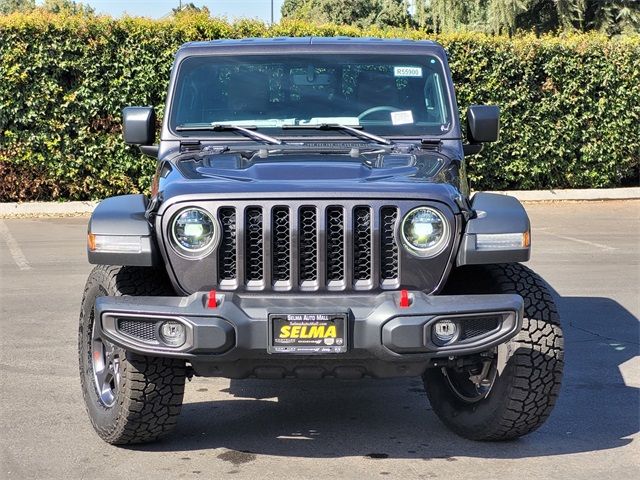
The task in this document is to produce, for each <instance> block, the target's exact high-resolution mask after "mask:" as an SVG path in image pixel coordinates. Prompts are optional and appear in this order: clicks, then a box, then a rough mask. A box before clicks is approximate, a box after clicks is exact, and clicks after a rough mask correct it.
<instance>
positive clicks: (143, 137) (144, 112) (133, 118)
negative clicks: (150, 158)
mask: <svg viewBox="0 0 640 480" xmlns="http://www.w3.org/2000/svg"><path fill="white" fill-rule="evenodd" d="M122 136H123V137H124V142H125V143H126V144H128V145H152V144H153V142H154V141H155V139H156V112H155V110H154V109H153V107H126V108H125V109H124V110H122Z"/></svg>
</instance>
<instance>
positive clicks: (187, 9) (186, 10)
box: [173, 3, 210, 17]
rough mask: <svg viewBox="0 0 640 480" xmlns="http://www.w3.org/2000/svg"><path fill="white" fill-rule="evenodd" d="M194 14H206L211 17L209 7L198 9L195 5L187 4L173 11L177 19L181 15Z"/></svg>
mask: <svg viewBox="0 0 640 480" xmlns="http://www.w3.org/2000/svg"><path fill="white" fill-rule="evenodd" d="M194 13H206V14H207V15H210V12H209V9H208V8H207V7H204V6H203V7H196V6H195V5H194V4H193V3H186V4H184V5H182V6H181V7H176V8H174V9H173V15H174V16H176V17H177V16H179V15H191V14H194Z"/></svg>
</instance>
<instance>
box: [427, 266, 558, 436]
mask: <svg viewBox="0 0 640 480" xmlns="http://www.w3.org/2000/svg"><path fill="white" fill-rule="evenodd" d="M444 293H449V294H478V293H485V294H488V293H517V294H519V295H521V296H522V297H523V299H524V319H523V326H522V330H521V331H520V333H518V335H517V336H516V337H514V338H513V339H512V340H510V341H509V342H507V343H506V344H503V345H501V346H500V347H498V349H497V352H494V360H493V361H492V364H491V368H490V369H489V370H488V372H487V373H488V375H487V381H486V382H485V384H484V385H480V386H478V385H477V384H474V383H473V382H471V381H470V380H469V374H470V373H471V374H473V373H475V374H477V373H478V370H479V368H476V369H475V370H473V371H471V372H470V371H469V370H465V369H454V368H432V369H429V370H427V371H426V372H425V373H424V375H423V380H424V384H425V389H426V392H427V396H428V398H429V401H430V403H431V406H432V407H433V410H434V412H435V413H436V415H437V416H438V417H439V418H440V420H441V421H442V422H443V423H444V424H445V425H447V426H448V427H449V428H450V429H451V430H453V431H454V432H456V433H457V434H458V435H460V436H462V437H465V438H468V439H471V440H510V439H514V438H518V437H520V436H522V435H526V434H528V433H530V432H532V431H534V430H535V429H537V428H538V427H540V426H541V425H542V424H543V423H544V422H545V421H546V419H547V418H548V417H549V415H550V413H551V411H552V410H553V407H554V405H555V403H556V399H557V397H558V392H559V390H560V382H561V379H562V369H563V337H562V329H561V326H560V318H559V316H558V313H557V310H556V306H555V303H554V301H553V298H552V296H551V294H550V293H549V291H548V289H547V287H546V284H545V283H544V281H543V280H542V279H541V278H540V277H539V276H538V275H536V274H535V273H534V272H533V271H531V270H530V269H528V268H527V267H525V266H523V265H520V264H503V265H486V266H484V265H483V266H472V267H463V268H460V269H457V270H456V271H454V272H453V273H452V277H451V278H450V280H449V282H448V284H447V287H446V288H445V292H444Z"/></svg>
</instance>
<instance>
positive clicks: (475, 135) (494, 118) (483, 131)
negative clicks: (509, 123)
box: [467, 105, 500, 143]
mask: <svg viewBox="0 0 640 480" xmlns="http://www.w3.org/2000/svg"><path fill="white" fill-rule="evenodd" d="M499 135H500V107H498V106H495V105H471V106H470V107H469V108H468V109H467V137H468V139H469V142H470V143H485V142H495V141H496V140H498V136H499Z"/></svg>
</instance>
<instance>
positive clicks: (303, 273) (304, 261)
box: [300, 207, 318, 282]
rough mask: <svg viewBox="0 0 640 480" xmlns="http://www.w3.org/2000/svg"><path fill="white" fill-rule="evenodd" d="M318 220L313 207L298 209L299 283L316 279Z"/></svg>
mask: <svg viewBox="0 0 640 480" xmlns="http://www.w3.org/2000/svg"><path fill="white" fill-rule="evenodd" d="M317 223H318V218H317V215H316V209H315V207H302V208H301V209H300V281H301V282H305V281H315V280H316V279H317V278H318V237H317V229H318V225H317Z"/></svg>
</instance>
